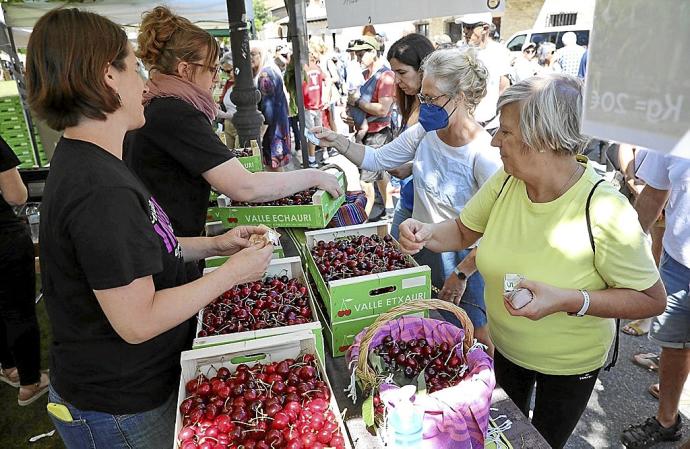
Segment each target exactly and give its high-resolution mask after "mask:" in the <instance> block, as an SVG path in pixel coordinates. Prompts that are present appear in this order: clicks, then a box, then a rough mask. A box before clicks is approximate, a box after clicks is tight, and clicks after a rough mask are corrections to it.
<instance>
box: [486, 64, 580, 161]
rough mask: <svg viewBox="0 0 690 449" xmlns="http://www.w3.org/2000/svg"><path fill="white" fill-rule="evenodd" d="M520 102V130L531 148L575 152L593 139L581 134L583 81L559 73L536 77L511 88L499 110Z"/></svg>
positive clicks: (499, 104)
mask: <svg viewBox="0 0 690 449" xmlns="http://www.w3.org/2000/svg"><path fill="white" fill-rule="evenodd" d="M511 103H518V105H519V108H520V132H521V133H522V139H523V141H524V142H525V143H526V144H527V146H529V147H530V148H532V149H534V150H537V151H540V152H543V151H546V150H551V151H554V152H556V153H558V154H566V155H575V154H579V153H581V152H582V151H583V150H584V148H585V147H586V146H587V143H588V142H589V138H587V137H586V136H584V135H583V134H581V133H580V123H581V117H582V81H580V80H579V79H578V78H576V77H574V76H570V75H564V74H559V73H553V74H547V75H541V76H534V77H531V78H527V79H525V80H523V81H520V82H519V83H517V84H514V85H512V86H510V87H509V88H507V89H506V90H505V91H504V92H503V93H502V94H501V96H500V97H499V98H498V104H497V106H496V109H497V110H498V111H500V110H501V108H503V107H504V106H506V105H508V104H511Z"/></svg>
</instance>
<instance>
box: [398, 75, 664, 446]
mask: <svg viewBox="0 0 690 449" xmlns="http://www.w3.org/2000/svg"><path fill="white" fill-rule="evenodd" d="M498 109H499V111H500V113H501V118H500V120H501V126H500V128H499V129H498V132H497V133H496V135H495V137H494V138H493V141H492V145H494V146H497V147H498V148H499V149H500V152H501V159H502V160H503V164H504V170H499V171H498V172H497V173H496V174H495V175H494V176H493V177H492V178H491V179H490V180H489V181H487V183H486V184H485V185H484V186H483V187H482V188H481V189H480V190H479V191H478V192H477V194H476V195H475V196H474V197H473V198H472V199H471V200H470V201H469V203H468V204H467V205H466V206H465V208H464V209H463V211H462V213H461V214H460V217H459V219H456V220H448V221H445V222H442V223H438V224H427V223H421V222H419V221H417V220H414V219H409V220H407V221H405V222H403V223H402V224H401V225H400V243H401V245H402V246H403V248H404V249H405V250H406V251H407V252H409V253H416V252H417V251H419V250H420V249H422V248H423V247H426V248H428V249H430V250H432V251H435V252H442V251H457V250H460V249H464V248H467V247H468V246H470V245H472V244H473V243H475V242H476V241H477V240H478V239H479V238H480V237H481V238H482V240H481V242H480V245H479V247H478V252H477V266H478V268H479V271H480V273H481V274H482V276H483V277H484V279H485V282H486V289H485V300H486V306H487V314H488V321H489V331H490V334H491V338H492V340H493V343H494V344H495V347H496V351H495V360H494V364H495V371H496V380H497V382H498V384H499V385H501V387H503V389H504V390H505V391H506V393H507V394H508V395H509V396H510V397H511V398H512V400H513V401H514V402H515V403H516V404H517V405H518V407H520V408H521V409H522V411H523V413H524V414H525V415H528V412H529V409H530V400H531V397H532V393H533V392H534V389H535V384H536V399H535V407H534V414H533V418H532V423H533V424H534V426H535V427H536V428H537V429H538V430H539V432H541V434H542V435H543V436H544V437H545V439H546V440H547V441H548V442H549V443H550V444H551V445H552V446H553V447H554V448H561V447H563V446H564V445H565V443H566V441H567V440H568V437H569V436H570V434H571V433H572V431H573V429H574V428H575V425H576V424H577V422H578V420H579V419H580V416H581V414H582V412H583V411H584V409H585V407H586V406H587V401H588V399H589V397H590V395H591V392H592V389H593V388H594V383H595V381H596V377H597V374H598V372H599V370H600V369H601V367H602V366H603V365H604V363H605V361H606V356H607V354H608V350H609V348H610V346H611V342H612V340H613V337H614V320H613V319H612V318H631V319H633V318H644V317H651V316H655V315H658V314H659V313H661V312H662V311H663V310H664V307H665V303H666V297H665V291H664V287H663V285H662V283H661V282H660V280H659V273H658V271H657V269H656V266H655V264H654V259H653V258H652V254H651V250H650V247H649V244H648V243H647V241H646V239H645V235H644V232H643V231H642V229H641V228H640V225H639V223H638V220H637V217H636V215H635V211H634V210H633V209H632V207H631V206H630V205H629V203H628V202H627V200H626V199H625V198H624V197H623V196H622V195H621V194H619V193H618V192H617V191H616V190H615V189H614V187H613V186H612V185H610V184H609V183H606V182H603V183H601V182H600V181H601V178H600V177H599V176H598V175H597V174H596V173H595V172H594V170H593V168H592V166H591V165H590V164H588V163H587V161H586V159H580V158H578V157H577V156H576V155H577V154H578V153H580V152H581V150H582V149H583V148H584V146H585V144H586V142H587V140H586V138H585V137H584V136H583V135H581V134H580V132H579V129H580V117H581V113H582V85H581V83H580V81H579V80H577V79H576V78H574V77H570V76H567V75H555V74H552V75H544V76H540V77H533V78H529V79H526V80H524V81H522V82H520V83H517V84H515V85H514V86H511V87H510V88H508V89H507V90H506V91H505V92H504V93H503V94H502V95H501V97H500V99H499V102H498ZM506 274H518V275H520V276H521V277H522V279H523V280H522V281H521V283H520V284H519V285H518V286H519V287H522V288H526V289H529V292H525V293H526V294H527V295H528V298H529V295H531V297H532V300H531V302H529V303H528V304H527V305H525V306H524V307H522V308H520V309H515V308H513V307H512V306H511V303H510V302H509V300H510V296H508V295H504V276H505V275H506Z"/></svg>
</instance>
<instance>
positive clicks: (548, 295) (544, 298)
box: [503, 279, 568, 321]
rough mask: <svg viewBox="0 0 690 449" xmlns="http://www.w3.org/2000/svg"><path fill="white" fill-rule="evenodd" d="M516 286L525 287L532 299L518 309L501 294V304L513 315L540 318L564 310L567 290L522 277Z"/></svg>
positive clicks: (506, 296)
mask: <svg viewBox="0 0 690 449" xmlns="http://www.w3.org/2000/svg"><path fill="white" fill-rule="evenodd" d="M516 288H526V289H528V290H529V291H531V292H532V297H533V299H532V301H530V302H529V303H528V304H527V305H525V306H524V307H522V308H521V309H519V310H516V309H514V308H513V307H512V306H511V305H510V301H509V296H508V295H505V294H504V295H503V304H504V305H505V308H506V310H508V313H510V314H511V315H513V316H523V317H525V318H529V319H530V320H534V321H536V320H540V319H542V318H544V317H545V316H548V315H551V314H554V313H556V312H566V311H568V310H567V300H566V298H567V296H568V290H566V289H562V288H558V287H554V286H553V285H548V284H544V283H543V282H537V281H530V280H527V279H523V280H522V281H520V283H519V284H518V285H517V287H516Z"/></svg>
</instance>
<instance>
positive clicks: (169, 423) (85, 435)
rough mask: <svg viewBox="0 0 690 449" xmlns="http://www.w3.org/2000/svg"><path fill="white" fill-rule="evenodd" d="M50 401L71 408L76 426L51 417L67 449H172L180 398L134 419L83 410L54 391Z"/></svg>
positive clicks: (136, 415) (135, 415)
mask: <svg viewBox="0 0 690 449" xmlns="http://www.w3.org/2000/svg"><path fill="white" fill-rule="evenodd" d="M48 400H49V401H50V402H53V403H57V404H62V405H64V406H66V407H67V409H68V410H69V412H70V414H71V415H72V419H73V421H72V422H67V421H63V420H62V419H59V418H57V417H55V416H53V415H52V414H50V413H49V414H48V415H49V416H50V419H51V420H52V421H53V424H54V425H55V428H56V429H57V431H58V433H59V434H60V437H61V438H62V441H63V442H64V443H65V447H67V449H170V448H171V447H172V445H173V442H174V437H173V433H174V426H175V413H176V412H177V407H176V400H177V394H176V393H175V392H173V394H171V395H170V397H169V398H168V399H167V400H166V401H165V403H163V405H161V406H160V407H158V408H155V409H153V410H149V411H147V412H142V413H137V414H134V415H111V414H109V413H103V412H94V411H87V410H79V409H77V408H76V407H74V406H73V405H72V404H69V403H68V402H66V401H65V400H64V399H62V398H61V397H60V396H59V395H58V394H57V392H56V391H55V390H54V389H53V387H52V386H51V387H50V391H49V392H48Z"/></svg>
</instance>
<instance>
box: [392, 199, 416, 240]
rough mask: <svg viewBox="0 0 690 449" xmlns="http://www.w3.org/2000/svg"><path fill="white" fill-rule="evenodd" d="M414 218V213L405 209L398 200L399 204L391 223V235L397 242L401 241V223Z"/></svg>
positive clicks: (396, 206)
mask: <svg viewBox="0 0 690 449" xmlns="http://www.w3.org/2000/svg"><path fill="white" fill-rule="evenodd" d="M408 218H412V211H411V210H410V209H407V208H406V207H403V205H402V201H401V200H398V204H396V205H395V211H394V212H393V222H392V223H391V235H392V236H393V238H394V239H395V240H400V223H402V222H403V221H405V220H407V219H408Z"/></svg>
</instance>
